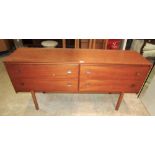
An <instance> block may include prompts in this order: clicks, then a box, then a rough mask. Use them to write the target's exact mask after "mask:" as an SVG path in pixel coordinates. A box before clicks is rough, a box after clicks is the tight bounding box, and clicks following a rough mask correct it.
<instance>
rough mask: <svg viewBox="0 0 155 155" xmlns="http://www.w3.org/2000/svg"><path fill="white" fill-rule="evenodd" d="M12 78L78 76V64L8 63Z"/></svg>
mask: <svg viewBox="0 0 155 155" xmlns="http://www.w3.org/2000/svg"><path fill="white" fill-rule="evenodd" d="M6 68H7V71H8V73H9V75H10V77H12V78H36V77H39V78H46V77H48V78H50V79H59V78H60V79H64V78H65V79H66V78H67V79H68V78H69V79H70V78H78V68H79V67H78V64H77V65H76V64H73V65H72V64H71V65H70V64H64V65H48V64H6Z"/></svg>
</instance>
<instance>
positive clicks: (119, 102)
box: [115, 93, 124, 110]
mask: <svg viewBox="0 0 155 155" xmlns="http://www.w3.org/2000/svg"><path fill="white" fill-rule="evenodd" d="M123 96H124V93H121V94H120V95H119V98H118V101H117V104H116V107H115V110H118V109H119V106H120V104H121V101H122V99H123Z"/></svg>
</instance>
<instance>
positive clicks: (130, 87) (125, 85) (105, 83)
mask: <svg viewBox="0 0 155 155" xmlns="http://www.w3.org/2000/svg"><path fill="white" fill-rule="evenodd" d="M141 85H142V81H133V80H121V81H120V80H83V81H81V83H80V92H111V93H112V92H113V93H117V92H118V93H120V92H124V93H138V92H139V90H140V88H141Z"/></svg>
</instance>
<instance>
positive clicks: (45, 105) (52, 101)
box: [0, 57, 150, 116]
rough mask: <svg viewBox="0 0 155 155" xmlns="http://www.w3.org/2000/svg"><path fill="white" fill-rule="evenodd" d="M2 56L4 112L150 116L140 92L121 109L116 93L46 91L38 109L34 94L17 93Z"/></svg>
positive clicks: (128, 96)
mask: <svg viewBox="0 0 155 155" xmlns="http://www.w3.org/2000/svg"><path fill="white" fill-rule="evenodd" d="M3 58H4V57H0V115H7V116H9V115H11V116H18V115H19V116H23V115H28V116H32V115H38V116H39V115H42V116H45V115H46V116H66V115H67V116H71V115H72V116H75V115H76V116H77V115H91V116H92V115H100V116H102V115H103V116H104V115H109V116H115V115H129V116H130V115H142V116H143V115H144V116H147V115H150V114H149V112H148V111H147V110H146V108H145V106H144V105H143V103H142V102H141V101H140V100H139V99H138V98H137V97H136V94H125V96H124V99H123V102H122V104H121V106H120V109H119V111H115V110H114V106H115V103H116V101H117V98H118V95H114V94H51V93H47V94H43V93H37V94H36V96H37V99H38V103H39V106H40V110H39V111H36V110H35V108H34V105H33V101H32V98H31V94H30V93H17V94H16V93H15V91H14V89H13V86H12V84H11V81H10V79H9V77H8V74H7V72H6V70H5V67H4V65H3V63H2V60H3Z"/></svg>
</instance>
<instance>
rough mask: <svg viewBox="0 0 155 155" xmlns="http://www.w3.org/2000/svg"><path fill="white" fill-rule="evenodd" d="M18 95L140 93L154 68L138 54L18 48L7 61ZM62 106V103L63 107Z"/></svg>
mask: <svg viewBox="0 0 155 155" xmlns="http://www.w3.org/2000/svg"><path fill="white" fill-rule="evenodd" d="M4 63H5V67H6V69H7V71H8V74H9V76H10V79H11V81H12V84H13V86H14V88H15V90H16V92H31V93H32V97H33V99H34V103H35V107H36V109H39V106H38V103H37V101H36V97H35V92H64V93H66V92H67V93H119V94H121V95H120V97H119V100H118V102H117V104H116V108H115V109H116V110H118V108H119V105H120V102H121V100H122V97H123V93H138V92H139V90H140V89H141V87H142V85H143V83H144V81H145V79H146V77H147V74H148V73H149V70H150V68H151V64H150V63H149V62H148V61H147V60H146V59H145V58H143V57H142V56H141V55H140V54H138V53H137V52H131V51H125V52H124V51H120V50H115V51H111V50H100V49H59V48H57V49H46V48H19V49H17V50H16V51H15V52H14V53H12V54H11V55H10V56H8V57H7V58H6V59H5V60H4ZM62 104H63V103H62Z"/></svg>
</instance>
